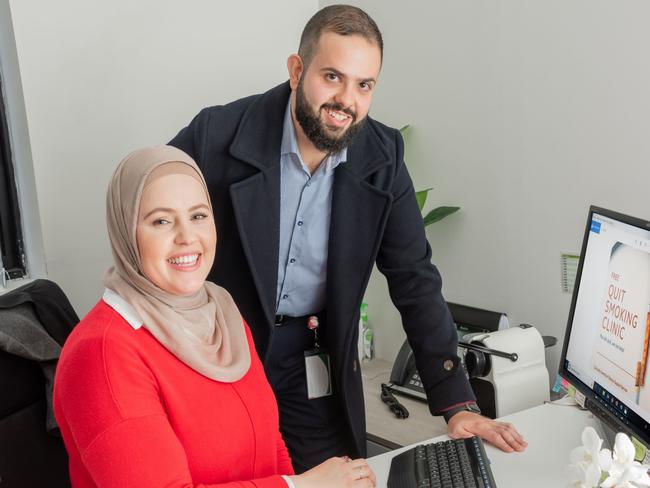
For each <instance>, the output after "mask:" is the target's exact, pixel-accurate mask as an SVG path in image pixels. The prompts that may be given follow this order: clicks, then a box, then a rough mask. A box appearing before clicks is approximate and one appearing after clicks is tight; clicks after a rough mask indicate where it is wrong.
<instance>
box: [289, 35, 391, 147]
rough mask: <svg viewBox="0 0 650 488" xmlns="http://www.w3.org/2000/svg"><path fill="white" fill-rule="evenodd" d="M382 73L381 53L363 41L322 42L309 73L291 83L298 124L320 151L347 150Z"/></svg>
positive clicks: (333, 38)
mask: <svg viewBox="0 0 650 488" xmlns="http://www.w3.org/2000/svg"><path fill="white" fill-rule="evenodd" d="M380 68H381V53H380V51H379V47H378V46H377V45H376V44H372V43H370V42H369V41H368V40H366V39H365V38H363V37H361V36H357V35H352V36H342V35H339V34H334V33H332V32H326V33H324V34H323V35H322V36H321V38H320V41H319V43H318V46H317V48H316V52H315V53H314V56H313V58H312V61H311V63H310V64H309V66H308V67H307V69H306V70H304V69H303V70H301V71H300V70H299V72H298V73H297V75H298V76H297V77H293V76H292V79H291V82H292V88H293V89H294V90H295V91H296V104H295V116H296V120H297V121H298V123H299V124H300V126H301V128H302V130H303V131H304V133H305V135H306V136H307V138H308V139H309V140H310V141H311V142H312V144H314V146H315V147H316V148H317V149H318V150H320V151H323V152H327V153H332V152H338V151H340V150H341V149H343V148H344V147H347V146H348V145H349V143H350V142H351V141H352V139H353V137H354V135H355V134H356V133H357V132H358V130H359V128H360V127H361V124H362V123H363V121H364V120H365V118H366V116H367V115H368V111H369V110H370V103H371V102H372V94H373V92H374V87H375V84H376V82H377V77H378V76H379V70H380Z"/></svg>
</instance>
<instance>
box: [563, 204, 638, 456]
mask: <svg viewBox="0 0 650 488" xmlns="http://www.w3.org/2000/svg"><path fill="white" fill-rule="evenodd" d="M580 256H581V257H580V264H579V266H578V273H577V276H576V283H575V287H574V291H573V300H572V303H571V309H570V312H569V320H568V324H567V330H566V336H565V340H564V348H563V351H562V358H561V362H560V374H561V375H562V376H564V377H565V378H566V379H567V380H568V381H569V382H570V383H571V384H572V385H574V386H575V387H576V388H577V389H578V390H579V391H581V392H582V393H583V394H585V396H586V398H587V403H588V406H589V407H590V408H591V409H592V410H594V411H595V412H596V413H597V414H599V415H600V416H604V417H605V420H609V421H610V423H613V424H615V426H616V427H618V428H619V430H621V429H622V430H627V431H628V432H631V433H633V434H635V435H636V437H637V438H638V439H639V440H640V441H642V442H643V443H644V444H646V445H648V444H650V373H649V371H648V370H649V369H650V365H649V364H648V342H649V341H650V222H647V221H645V220H641V219H637V218H633V217H629V216H626V215H622V214H619V213H616V212H612V211H610V210H605V209H602V208H598V207H591V208H590V210H589V217H588V220H587V228H586V231H585V237H584V240H583V244H582V252H581V254H580Z"/></svg>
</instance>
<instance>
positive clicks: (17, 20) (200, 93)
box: [3, 0, 318, 315]
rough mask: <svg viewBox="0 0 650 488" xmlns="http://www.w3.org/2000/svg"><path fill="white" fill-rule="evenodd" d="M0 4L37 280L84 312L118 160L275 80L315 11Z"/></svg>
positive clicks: (103, 260) (96, 273)
mask: <svg viewBox="0 0 650 488" xmlns="http://www.w3.org/2000/svg"><path fill="white" fill-rule="evenodd" d="M4 3H5V4H6V0H4ZM9 6H10V9H11V20H12V21H13V28H14V32H15V44H16V53H17V61H18V65H19V68H20V73H19V74H20V77H21V78H22V88H23V94H24V106H25V112H26V121H27V127H28V133H29V140H30V141H31V155H32V157H33V170H34V177H35V182H36V192H37V194H38V204H39V210H40V219H41V226H42V232H43V242H44V251H45V258H46V264H47V275H48V277H49V278H50V279H52V280H54V281H56V282H57V283H59V284H60V285H61V286H62V287H63V289H64V290H65V291H66V293H67V294H68V296H69V297H70V299H71V301H72V304H73V305H74V306H75V308H76V310H77V312H78V313H79V314H80V315H83V314H85V313H86V312H87V311H88V310H89V309H90V307H92V305H93V304H94V303H95V302H96V301H97V300H98V298H99V296H100V293H101V290H102V285H101V277H102V274H103V273H104V271H105V270H106V269H107V267H108V266H109V264H110V263H111V258H110V252H109V249H108V242H107V239H106V231H105V223H104V195H105V189H106V185H107V184H108V180H109V177H110V175H111V173H112V171H113V169H114V168H115V166H116V164H117V162H118V161H119V160H120V159H121V158H122V157H123V156H124V155H126V154H127V153H128V152H130V151H131V150H133V149H135V148H138V147H142V146H146V145H153V144H159V143H164V142H166V141H168V140H169V139H170V138H171V137H172V136H174V135H175V134H176V132H177V131H178V130H180V129H181V128H182V127H184V126H185V125H186V124H187V123H188V122H189V121H190V120H191V118H192V117H193V116H194V115H195V114H196V113H197V112H198V111H199V110H200V109H201V108H203V107H204V106H208V105H215V104H220V103H225V102H228V101H230V100H233V99H235V98H239V97H242V96H246V95H250V94H252V93H258V92H261V91H265V90H267V89H268V88H270V87H272V86H275V85H276V84H278V83H281V82H282V81H284V80H285V79H286V66H285V65H286V58H287V56H288V54H290V53H292V52H294V51H295V50H297V45H298V41H299V37H300V32H301V30H302V26H303V25H304V23H305V22H306V20H307V19H308V18H309V17H310V16H311V15H313V13H314V12H315V11H316V9H317V8H318V4H317V2H316V1H315V0H314V1H303V0H283V1H282V2H266V1H262V0H247V1H243V2H227V1H215V0H190V1H187V2H159V1H153V0H138V1H136V2H132V1H129V0H113V1H111V2H104V1H99V0H90V1H89V0H67V1H65V2H41V1H35V0H10V1H9ZM5 10H6V8H5ZM3 15H4V11H3Z"/></svg>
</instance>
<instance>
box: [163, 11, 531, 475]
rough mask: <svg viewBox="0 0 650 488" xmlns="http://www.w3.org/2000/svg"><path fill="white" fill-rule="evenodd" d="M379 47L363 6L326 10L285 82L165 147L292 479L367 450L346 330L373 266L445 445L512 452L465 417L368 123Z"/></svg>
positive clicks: (381, 149)
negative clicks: (202, 194) (229, 302)
mask: <svg viewBox="0 0 650 488" xmlns="http://www.w3.org/2000/svg"><path fill="white" fill-rule="evenodd" d="M382 52H383V41H382V37H381V33H380V32H379V29H378V28H377V26H376V24H375V23H374V21H373V20H372V19H371V18H370V17H369V16H368V15H367V14H366V13H365V12H363V11H362V10H360V9H358V8H355V7H350V6H345V5H335V6H330V7H326V8H324V9H322V10H320V11H319V12H317V13H316V14H315V15H314V16H313V17H312V18H311V19H310V20H309V22H308V23H307V25H306V26H305V29H304V31H303V34H302V37H301V41H300V48H299V51H298V54H293V55H291V56H289V59H288V62H287V66H288V70H289V82H288V83H284V84H282V85H280V86H277V87H275V88H273V89H271V90H269V91H268V92H266V93H264V94H262V95H256V96H252V97H248V98H244V99H241V100H237V101H235V102H232V103H230V104H228V105H224V106H219V107H211V108H207V109H204V110H203V111H201V112H200V113H199V115H197V116H196V118H195V119H194V120H193V121H192V122H191V123H190V125H189V126H188V127H186V128H185V129H183V130H182V131H181V132H180V133H179V134H178V135H177V136H176V137H175V138H174V139H173V140H172V141H171V143H170V144H172V145H174V146H177V147H179V148H180V149H182V150H184V151H186V152H187V153H188V154H190V155H191V156H192V157H193V158H194V159H195V160H196V161H197V163H198V164H199V166H200V167H201V169H202V171H203V172H204V175H205V178H206V181H207V184H208V187H209V189H210V194H211V198H212V203H213V206H214V211H215V218H216V222H217V229H218V236H219V242H218V245H217V257H216V260H215V265H214V268H213V270H212V273H211V275H210V276H209V279H211V280H213V281H215V282H216V283H218V284H220V285H222V286H224V287H225V288H226V289H228V290H229V291H230V292H231V293H232V295H233V297H234V299H235V301H236V302H237V304H238V305H239V307H240V309H241V312H242V315H243V316H244V318H245V319H246V321H247V323H248V324H249V326H250V327H251V330H252V332H253V336H254V338H255V345H256V347H257V349H258V352H259V354H260V356H261V357H262V358H263V360H264V364H265V369H266V372H267V374H268V377H269V381H270V383H271V385H272V387H273V389H274V391H275V393H276V396H277V399H278V405H279V408H280V427H281V430H282V433H283V436H284V438H285V441H286V443H287V445H288V447H289V451H290V453H291V456H292V459H293V462H294V467H295V468H296V470H297V471H298V472H300V471H303V470H305V469H307V468H308V467H310V466H313V465H315V464H318V463H319V462H321V461H322V460H324V459H327V458H328V457H331V456H333V455H342V454H349V455H352V456H363V455H365V416H364V403H363V392H362V385H361V371H360V369H359V364H358V357H357V346H356V345H357V336H358V327H357V324H358V319H359V305H360V302H361V299H362V297H363V294H364V291H365V289H366V286H367V284H368V279H369V277H370V272H371V270H372V267H373V264H374V263H375V262H376V263H377V266H378V268H379V269H380V271H381V272H382V273H383V274H384V275H385V276H386V278H387V280H388V284H389V289H390V294H391V298H392V300H393V302H394V304H395V305H396V306H397V308H398V309H399V311H400V313H401V315H402V320H403V325H404V329H405V330H406V333H407V335H408V338H409V342H410V344H411V346H412V348H413V351H414V354H415V358H416V364H417V366H418V369H419V371H420V375H421V378H422V381H423V383H424V385H425V390H426V392H427V398H428V401H429V407H430V410H431V412H432V413H433V414H434V415H443V414H446V418H448V419H449V424H448V428H449V433H450V435H452V436H453V437H462V436H469V435H473V434H477V435H480V436H482V437H483V438H485V439H486V440H488V441H490V442H492V443H493V444H495V445H497V446H499V447H500V448H502V449H504V450H507V451H512V450H523V449H524V448H525V445H526V444H525V442H524V441H523V439H522V438H521V436H520V435H519V434H518V433H517V431H516V430H515V429H514V428H513V427H512V426H510V425H507V424H502V423H497V422H494V421H492V420H490V419H486V418H484V417H481V416H480V415H478V414H477V413H475V412H476V410H477V409H476V405H475V403H474V402H475V397H474V395H473V393H472V390H471V388H470V386H469V383H468V381H467V379H466V377H465V375H464V373H463V370H462V367H460V366H459V358H458V357H457V355H456V342H457V336H456V329H455V327H454V325H453V322H452V320H451V317H450V314H449V311H448V309H447V306H446V304H445V302H444V299H443V298H442V295H441V292H440V288H441V279H440V275H439V274H438V272H437V270H436V268H435V267H434V266H433V265H432V264H431V262H430V258H431V249H430V247H429V245H428V242H427V240H426V237H425V234H424V228H423V224H422V218H421V215H420V212H419V209H418V206H417V204H416V200H415V192H414V190H413V185H412V183H411V180H410V177H409V175H408V172H407V170H406V167H405V165H404V161H403V149H404V148H403V141H402V139H401V137H400V135H399V131H397V130H395V129H391V128H388V127H386V126H384V125H382V124H380V123H379V122H377V121H375V120H372V119H371V118H369V117H368V111H369V109H370V105H371V101H372V96H373V93H374V89H375V86H376V84H377V80H378V76H379V71H380V68H381V62H382ZM315 326H317V330H316V331H315V332H314V330H313V328H314V327H315ZM317 346H318V352H319V354H318V355H316V357H317V358H318V360H317V361H316V363H317V365H316V366H314V362H313V361H312V360H313V359H314V357H315V356H314V353H313V351H312V350H313V349H315V348H317ZM325 353H326V354H325ZM328 358H329V366H331V374H330V376H328ZM307 375H309V377H310V378H309V380H308V379H307V378H306V377H307ZM330 379H331V383H330ZM330 384H331V385H332V387H333V394H331V395H327V393H328V392H329V386H330Z"/></svg>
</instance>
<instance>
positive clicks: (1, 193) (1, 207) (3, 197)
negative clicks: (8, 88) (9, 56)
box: [0, 75, 27, 282]
mask: <svg viewBox="0 0 650 488" xmlns="http://www.w3.org/2000/svg"><path fill="white" fill-rule="evenodd" d="M12 154H13V153H12V150H11V138H10V134H9V124H8V118H7V105H6V99H5V91H4V83H3V79H2V76H1V75H0V268H1V269H0V273H2V274H3V276H0V282H4V281H5V279H15V278H23V277H25V276H26V275H27V263H26V259H25V243H24V238H23V229H22V220H21V212H20V202H19V199H18V187H17V185H16V172H15V168H14V162H13V157H12Z"/></svg>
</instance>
